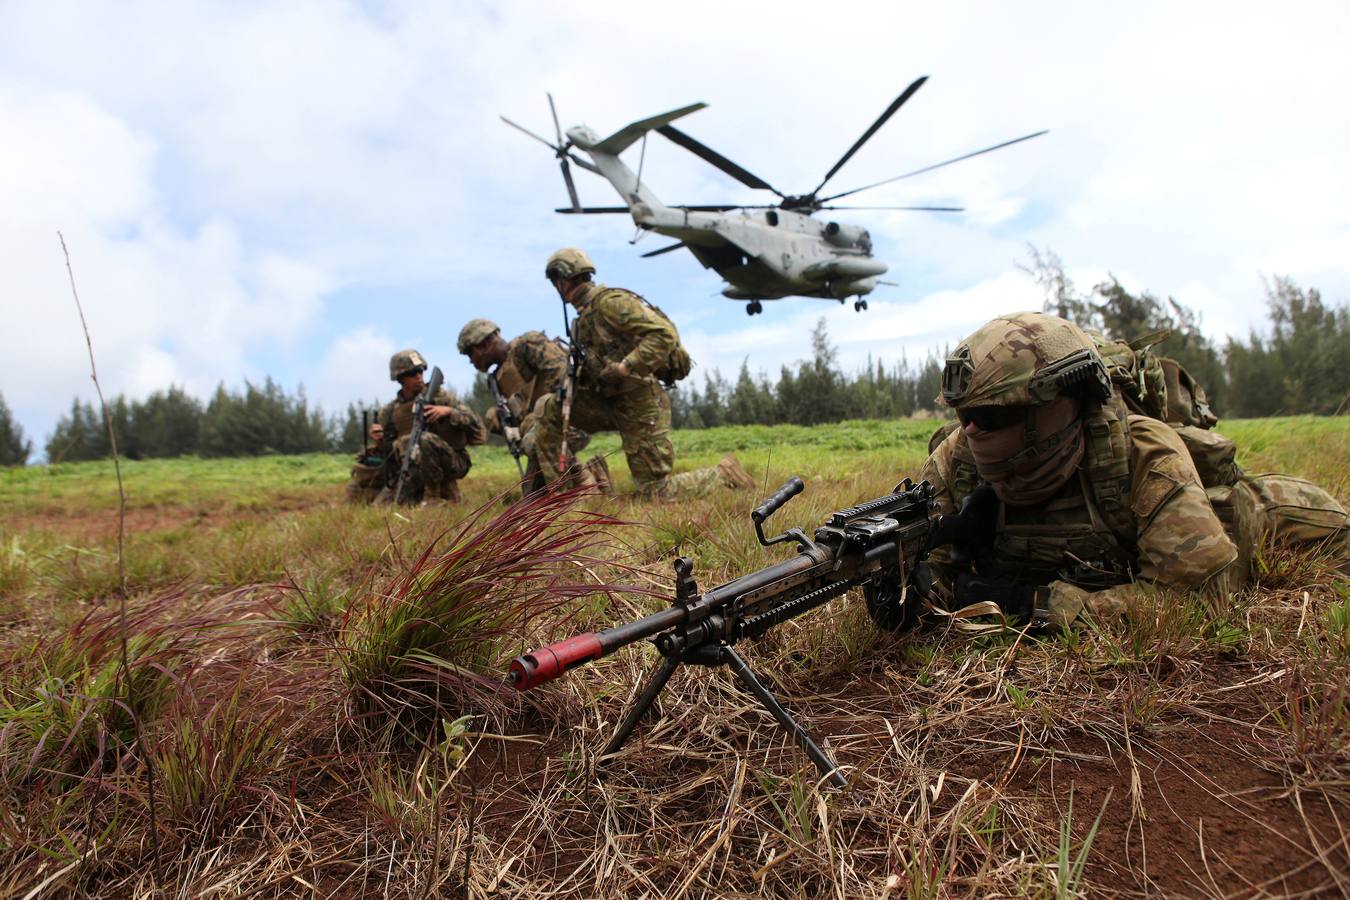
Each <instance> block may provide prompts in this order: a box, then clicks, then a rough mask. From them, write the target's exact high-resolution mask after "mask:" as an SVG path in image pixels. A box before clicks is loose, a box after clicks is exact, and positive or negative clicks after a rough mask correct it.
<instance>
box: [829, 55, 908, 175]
mask: <svg viewBox="0 0 1350 900" xmlns="http://www.w3.org/2000/svg"><path fill="white" fill-rule="evenodd" d="M927 80H928V76H927V75H924V76H921V77H920V78H918V79H916V80H915V81H914V83H913V84H911V85H910V86H909V87H907V88H905V89H904V91H902V92H901V94H900V96H899V97H896V98H895V99H894V100H893V101H891V105H890V106H888V107H886V111H885V112H883V113H882V114H881V116H880V117H879V118H878V119H877V120H876V121H875V122H873V123H872V127H871V128H869V129H867V130H866V131H864V132H863V135H862V137H860V138H858V140H857V141H855V142H854V144H853V146H852V147H849V148H848V152H847V153H845V154H844V155H843V156H841V157H839V162H837V163H835V164H834V167H833V168H832V169H830V171H828V172H826V173H825V177H824V178H823V179H821V182H820V184H818V185H816V189H815V190H814V191H812V192H811V193H812V194H813V195H814V194H818V193H820V189H821V188H823V187H824V186H825V182H827V181H829V180H830V179H831V178H833V177H834V173H836V172H838V171H839V170H840V169H842V168H843V167H844V163H846V162H848V161H849V160H850V159H852V158H853V154H855V153H857V152H858V150H859V148H861V147H862V145H863V144H865V143H867V141H868V140H869V139H870V138H871V137H872V135H874V134H876V133H877V129H879V128H880V127H881V126H882V125H885V124H886V121H887V120H888V119H889V118H890V117H891V116H893V115H895V113H896V110H898V109H899V108H900V107H902V106H904V105H905V102H906V101H907V100H909V98H910V97H913V96H914V92H915V91H917V90H918V89H919V88H921V87H923V83H924V82H925V81H927Z"/></svg>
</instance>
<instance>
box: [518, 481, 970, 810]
mask: <svg viewBox="0 0 1350 900" xmlns="http://www.w3.org/2000/svg"><path fill="white" fill-rule="evenodd" d="M802 487H803V484H802V480H801V479H800V478H797V477H795V476H794V477H793V478H791V479H789V480H788V481H787V482H785V483H784V484H783V486H782V487H781V488H779V489H778V491H777V492H776V493H775V494H774V495H773V496H772V497H770V498H769V499H768V500H766V501H765V502H764V503H763V504H761V505H760V506H759V507H757V508H756V509H755V510H754V511H753V512H752V513H751V514H750V518H751V521H752V522H753V523H754V526H755V533H756V535H757V536H758V537H759V541H760V543H761V544H763V545H764V546H766V547H767V546H772V545H774V544H777V543H781V542H784V541H789V540H790V541H795V542H796V544H797V546H798V552H797V555H796V556H794V557H792V558H791V559H787V560H784V561H782V562H779V563H775V564H774V565H771V566H767V567H765V568H763V569H760V570H759V571H757V572H751V573H750V574H748V575H743V576H741V577H740V578H737V579H735V580H733V581H729V582H727V583H726V584H723V585H721V586H719V587H715V588H712V589H711V590H708V591H704V592H700V591H699V589H698V586H697V583H696V582H695V580H694V577H693V563H692V562H691V561H690V560H689V559H688V558H686V557H681V558H679V559H676V560H675V575H676V581H675V599H674V602H673V603H672V604H671V606H670V608H669V609H665V610H662V611H661V612H658V613H655V614H653V615H650V616H646V617H644V618H642V619H638V620H637V621H636V622H630V623H628V624H625V625H619V626H617V627H615V628H610V629H606V630H605V631H600V632H592V633H587V634H581V635H577V636H575V637H571V638H568V639H566V640H563V641H559V642H557V643H553V644H550V645H548V646H547V647H541V648H540V649H538V650H535V651H534V652H533V653H527V654H525V655H524V656H518V657H516V658H515V660H513V661H512V663H511V674H510V677H511V682H512V684H513V685H514V686H515V687H516V688H517V689H518V690H522V691H525V690H529V689H531V688H533V687H536V686H538V685H540V684H543V683H545V682H547V681H551V680H553V679H555V678H558V677H560V676H561V675H563V674H565V673H566V672H568V671H570V670H571V669H575V668H576V667H577V666H581V665H585V664H586V663H588V662H591V661H592V660H596V659H599V658H600V657H602V656H607V655H609V654H610V653H613V652H614V651H615V650H618V649H619V648H621V647H625V646H627V645H629V644H632V643H635V642H637V641H641V640H650V641H651V642H652V644H653V645H654V646H655V647H656V649H657V652H659V653H660V654H661V656H662V657H663V660H662V662H661V664H660V666H659V667H658V668H657V669H656V670H655V672H654V673H653V674H652V676H651V677H650V679H649V680H648V682H647V684H646V686H645V687H644V688H643V690H642V692H641V694H640V695H639V696H638V699H637V700H636V701H635V702H634V704H633V706H632V708H631V709H630V710H629V712H628V714H627V715H626V716H625V718H624V720H623V722H622V723H621V724H620V725H619V728H618V730H617V731H616V732H615V734H614V737H613V739H612V740H610V742H609V745H608V746H607V747H606V748H605V753H606V754H611V753H614V752H616V751H618V750H619V749H620V748H621V747H622V746H623V744H624V742H625V741H626V740H627V739H628V737H629V735H631V734H632V732H633V730H634V729H635V728H636V727H637V725H638V723H639V722H640V721H641V719H642V717H643V716H644V715H645V714H646V712H647V710H648V709H650V708H651V705H652V703H653V702H654V701H655V700H656V697H657V695H658V694H660V692H661V690H662V688H664V687H665V684H666V682H667V681H668V680H669V679H670V676H671V675H672V674H674V672H675V670H676V669H677V668H678V667H679V666H680V665H681V664H686V663H688V664H694V665H705V666H720V665H726V666H730V667H731V670H732V672H733V673H734V674H735V675H736V677H737V678H738V679H739V680H740V682H741V683H742V685H743V686H744V687H745V688H746V689H747V690H748V691H750V692H751V693H752V694H754V695H755V697H756V698H758V699H759V701H760V702H761V703H762V704H763V705H764V706H765V708H767V709H768V710H769V712H771V713H772V714H773V716H774V718H776V719H777V720H778V722H779V724H780V725H781V726H782V728H783V729H784V730H785V731H787V732H788V733H789V734H791V735H792V737H793V739H794V740H795V741H796V742H797V744H798V745H799V746H800V747H801V748H802V749H803V750H804V751H805V752H806V753H807V755H808V756H810V757H811V760H812V761H813V762H814V763H815V764H816V767H817V768H818V769H819V770H820V772H821V774H822V775H825V776H827V777H829V779H830V780H831V781H832V782H833V783H834V784H835V785H837V786H841V787H842V786H844V785H845V784H846V781H845V779H844V777H843V775H842V774H841V773H840V772H839V770H838V767H837V766H836V765H835V764H834V762H833V761H832V760H831V759H830V758H829V756H827V755H826V754H825V752H824V751H823V750H821V749H820V747H819V746H817V745H816V743H815V742H814V741H813V740H812V739H811V738H810V736H809V735H807V734H806V732H805V731H803V730H802V728H801V726H799V725H798V724H797V723H796V721H795V720H793V718H792V716H791V715H790V714H789V713H788V712H787V710H786V709H784V708H783V707H782V705H781V704H779V703H778V701H777V700H776V699H775V698H774V697H773V695H772V694H770V693H769V691H768V690H767V689H766V688H765V687H764V686H763V685H762V684H761V683H760V682H759V680H758V679H757V678H756V677H755V675H754V673H753V672H751V671H750V668H749V667H748V666H747V665H746V663H745V660H743V659H742V658H741V657H740V655H739V654H737V653H736V651H735V650H734V649H733V648H734V645H735V644H736V642H737V641H740V640H742V639H745V638H750V639H754V638H758V637H762V636H763V635H764V634H766V633H767V632H768V631H770V630H771V629H772V628H774V627H775V626H776V625H779V624H781V623H783V622H786V621H787V620H789V619H792V618H795V617H797V616H799V615H801V614H803V613H805V612H808V611H810V610H812V609H815V608H816V607H818V606H822V605H823V604H825V603H827V602H829V601H830V600H831V599H833V598H835V597H838V596H839V595H841V594H844V593H847V592H848V591H849V590H851V589H852V588H855V587H863V588H864V590H865V591H870V592H873V593H884V594H888V595H889V596H891V597H892V598H894V599H895V601H896V602H898V603H917V602H918V601H917V600H915V599H913V598H910V599H908V600H906V598H905V593H904V591H905V588H906V585H907V584H908V582H909V579H910V576H911V574H912V573H913V571H914V567H915V566H916V565H917V564H918V563H919V562H920V561H922V559H923V558H924V557H925V556H926V555H927V553H928V551H929V550H931V549H932V548H933V547H935V546H938V545H939V543H949V542H951V541H953V540H956V539H957V538H958V537H959V536H960V535H962V534H963V533H964V531H965V529H963V528H962V527H960V525H961V523H959V522H957V521H954V520H958V519H959V516H937V515H935V514H934V513H933V506H934V501H933V486H932V485H931V484H929V483H928V482H926V481H924V482H920V483H918V484H914V483H913V482H911V481H910V480H909V479H908V478H907V479H905V480H904V481H903V482H901V483H900V484H899V485H897V486H896V488H895V489H894V490H893V491H892V492H891V493H890V494H887V495H886V496H884V497H878V498H876V499H875V500H869V501H867V502H866V503H860V504H858V505H856V506H851V507H848V508H847V509H841V510H839V511H837V512H835V513H834V514H833V515H831V516H830V517H829V518H828V519H827V520H826V521H825V523H824V524H823V525H821V526H820V527H819V528H817V529H816V530H815V533H814V535H813V536H811V537H807V535H806V534H805V533H804V532H803V531H802V530H801V529H799V528H792V529H788V530H787V531H785V532H783V533H782V534H780V535H778V536H776V537H773V538H765V537H764V532H763V530H762V529H763V524H764V522H765V520H767V519H768V518H769V517H770V516H772V515H773V513H774V512H776V511H777V510H778V509H780V508H781V507H782V506H783V505H784V504H785V503H787V502H788V501H789V500H790V499H792V498H793V497H794V496H796V495H797V494H799V493H801V491H802Z"/></svg>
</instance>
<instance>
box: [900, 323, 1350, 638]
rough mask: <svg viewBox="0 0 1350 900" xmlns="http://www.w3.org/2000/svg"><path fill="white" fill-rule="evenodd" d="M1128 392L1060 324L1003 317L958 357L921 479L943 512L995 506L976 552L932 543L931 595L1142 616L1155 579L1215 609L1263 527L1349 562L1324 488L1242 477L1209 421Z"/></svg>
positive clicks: (1013, 607) (1076, 331)
mask: <svg viewBox="0 0 1350 900" xmlns="http://www.w3.org/2000/svg"><path fill="white" fill-rule="evenodd" d="M1112 368H1114V365H1113V366H1112ZM1127 396H1128V386H1126V385H1123V384H1117V383H1116V382H1115V380H1114V379H1113V378H1112V374H1111V372H1109V371H1108V366H1107V365H1106V363H1105V362H1104V361H1103V357H1102V353H1101V346H1100V345H1099V343H1098V342H1097V341H1094V340H1093V338H1092V337H1090V336H1089V335H1088V334H1087V333H1086V332H1084V331H1083V330H1082V329H1081V328H1079V327H1078V326H1077V325H1074V324H1073V323H1071V322H1069V321H1067V320H1065V319H1061V318H1058V317H1056V316H1051V315H1045V314H1041V313H1016V314H1013V315H1008V316H1001V317H999V318H997V319H994V320H993V321H992V322H990V323H988V324H986V325H985V326H984V327H982V328H980V329H979V330H977V331H976V332H975V333H974V334H972V335H970V337H968V338H966V339H965V340H964V341H963V342H962V343H961V344H960V345H959V346H958V347H957V348H956V351H955V352H954V353H953V354H952V356H951V357H949V358H948V360H947V363H946V367H945V369H944V371H943V376H942V400H943V402H944V403H946V405H948V406H950V407H952V408H954V409H955V411H956V414H957V417H958V419H959V427H957V428H955V429H954V430H952V431H951V432H950V433H949V434H948V435H947V436H946V437H945V439H943V440H941V442H940V443H938V444H937V445H936V447H935V449H933V451H932V453H931V454H930V455H929V457H928V460H927V462H926V463H925V464H924V467H923V470H922V474H921V478H923V479H924V480H927V481H929V482H931V483H932V484H933V486H934V489H935V499H936V502H937V507H938V510H939V511H940V512H952V511H954V510H956V509H958V508H962V507H963V504H967V503H974V504H984V505H986V506H987V516H986V518H985V520H986V521H987V522H988V523H989V527H988V532H987V535H986V539H985V540H984V541H983V543H982V547H981V548H980V549H978V550H976V551H975V552H961V553H953V551H952V550H951V549H950V548H941V549H938V550H934V552H933V553H932V555H931V556H930V563H931V565H932V568H931V580H932V582H933V583H932V586H931V589H930V590H928V594H929V598H930V601H933V602H935V603H936V604H937V605H939V606H947V605H954V606H956V607H961V606H966V605H969V604H973V603H977V602H982V601H991V602H994V603H996V604H998V606H999V607H1000V608H1001V609H1002V610H1003V611H1004V612H1005V613H1007V614H1009V615H1012V616H1014V617H1018V618H1020V619H1030V620H1031V621H1033V622H1034V623H1038V624H1044V625H1050V626H1055V627H1068V626H1071V625H1072V624H1073V623H1074V622H1075V621H1077V620H1078V619H1079V618H1080V617H1082V616H1085V615H1086V616H1095V617H1107V616H1113V615H1119V614H1124V613H1129V612H1130V611H1131V610H1133V609H1135V608H1136V605H1137V604H1138V603H1139V601H1140V599H1141V598H1142V596H1143V594H1144V593H1146V592H1148V591H1150V590H1151V586H1153V585H1159V586H1163V587H1171V588H1179V589H1184V590H1197V591H1200V592H1202V593H1203V594H1204V595H1206V596H1207V597H1208V598H1210V600H1211V602H1212V604H1213V605H1214V606H1215V607H1216V610H1217V608H1218V604H1219V603H1221V602H1222V601H1223V599H1224V598H1225V597H1226V596H1227V595H1228V594H1230V593H1231V592H1232V591H1233V590H1235V589H1236V588H1238V587H1239V586H1240V585H1241V584H1242V583H1243V581H1245V579H1246V576H1247V574H1248V571H1249V567H1250V562H1251V558H1252V556H1253V554H1254V550H1255V547H1256V544H1257V542H1258V541H1259V540H1260V538H1261V536H1262V534H1263V533H1264V534H1267V535H1269V536H1271V537H1273V538H1274V539H1276V540H1289V541H1297V542H1303V543H1313V544H1318V545H1321V546H1322V547H1323V548H1324V549H1325V550H1326V551H1327V552H1328V553H1330V554H1332V555H1333V556H1335V557H1338V558H1339V559H1341V560H1344V559H1346V555H1347V546H1350V530H1347V526H1346V512H1345V510H1344V509H1342V508H1341V506H1340V505H1339V504H1338V503H1337V502H1336V500H1335V499H1334V498H1333V497H1331V495H1330V494H1328V493H1327V492H1326V491H1325V490H1323V489H1322V488H1320V487H1318V486H1316V485H1314V484H1310V483H1308V482H1306V481H1301V480H1299V479H1294V478H1290V477H1288V476H1282V475H1263V476H1248V475H1244V474H1243V473H1242V472H1241V470H1240V469H1239V468H1238V467H1237V466H1236V464H1235V463H1234V462H1233V450H1234V448H1233V447H1232V443H1231V442H1230V441H1227V439H1226V438H1222V437H1221V436H1219V435H1215V434H1213V433H1212V432H1208V431H1204V430H1203V428H1205V427H1207V426H1208V425H1209V424H1212V423H1213V419H1212V417H1209V418H1208V420H1207V421H1204V422H1203V423H1202V426H1201V427H1200V428H1196V427H1194V426H1184V425H1183V426H1180V427H1175V426H1174V425H1172V424H1168V423H1166V422H1164V421H1161V416H1162V414H1161V413H1160V418H1154V417H1151V416H1148V415H1141V414H1139V412H1138V411H1137V410H1138V406H1137V405H1133V404H1127V402H1126V400H1127ZM1200 396H1203V395H1200ZM1156 402H1157V405H1158V407H1159V408H1165V407H1166V401H1165V398H1163V399H1159V400H1157V401H1156ZM1132 405H1133V409H1132ZM1203 411H1207V410H1203ZM1225 444H1226V445H1227V447H1226V451H1225V450H1224V447H1223V445H1225ZM1216 448H1218V449H1219V450H1220V451H1221V452H1219V453H1217V454H1216V453H1214V450H1215V449H1216ZM1197 464H1199V468H1198V467H1197ZM1202 476H1203V477H1202ZM927 580H929V579H928V578H927V577H925V578H924V579H921V581H927ZM927 587H928V585H926V584H925V585H921V586H920V590H921V591H922V590H924V589H925V588H927ZM882 618H883V619H884V618H885V614H884V611H883V615H882Z"/></svg>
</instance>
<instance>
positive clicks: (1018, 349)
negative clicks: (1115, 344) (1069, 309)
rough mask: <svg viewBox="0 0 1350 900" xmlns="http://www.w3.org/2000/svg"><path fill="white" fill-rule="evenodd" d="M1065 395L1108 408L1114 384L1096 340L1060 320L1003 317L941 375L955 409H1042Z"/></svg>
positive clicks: (967, 343)
mask: <svg viewBox="0 0 1350 900" xmlns="http://www.w3.org/2000/svg"><path fill="white" fill-rule="evenodd" d="M1062 394H1072V395H1074V396H1078V397H1081V398H1083V399H1085V400H1096V401H1098V402H1104V401H1105V400H1106V399H1107V398H1108V397H1110V395H1111V380H1110V377H1109V376H1108V375H1107V372H1106V366H1105V365H1104V364H1103V363H1102V358H1101V356H1100V355H1098V353H1097V347H1096V345H1095V344H1094V343H1093V341H1092V338H1090V337H1088V335H1087V333H1086V332H1085V331H1083V329H1081V328H1079V327H1078V326H1077V325H1075V324H1073V323H1072V322H1070V321H1069V320H1067V319H1061V318H1060V317H1059V316H1051V315H1047V314H1045V313H1034V312H1023V313H1012V314H1011V315H1006V316H999V317H998V318H996V319H994V320H993V321H991V322H989V323H988V324H986V325H984V326H983V327H981V328H980V329H979V330H977V331H976V332H975V333H974V334H972V335H971V336H970V337H968V338H966V339H965V340H964V341H962V342H961V344H960V345H959V346H958V347H957V348H956V350H955V352H953V353H952V355H951V356H949V357H948V358H947V365H946V367H945V368H944V369H943V371H942V402H943V403H945V404H946V405H948V406H951V407H957V408H969V407H976V406H1039V405H1041V404H1044V403H1049V402H1050V401H1052V400H1054V399H1055V398H1056V397H1059V396H1060V395H1062Z"/></svg>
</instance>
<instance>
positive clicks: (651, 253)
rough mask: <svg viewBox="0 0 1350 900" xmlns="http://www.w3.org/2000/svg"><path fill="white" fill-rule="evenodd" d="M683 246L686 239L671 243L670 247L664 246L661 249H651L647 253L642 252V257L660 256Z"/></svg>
mask: <svg viewBox="0 0 1350 900" xmlns="http://www.w3.org/2000/svg"><path fill="white" fill-rule="evenodd" d="M683 246H684V241H680V242H679V243H678V244H671V245H670V246H669V247H662V248H661V249H660V250H651V251H649V252H647V253H644V254H642V258H643V259H651V258H652V257H653V256H660V255H661V254H662V253H669V252H670V251H672V250H678V249H680V248H681V247H683Z"/></svg>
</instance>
